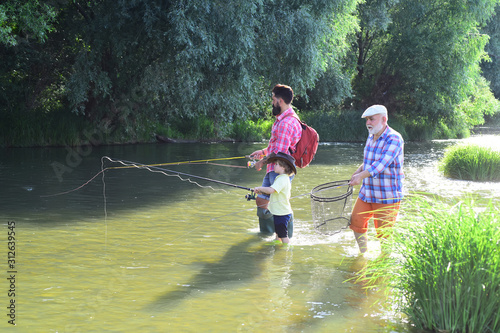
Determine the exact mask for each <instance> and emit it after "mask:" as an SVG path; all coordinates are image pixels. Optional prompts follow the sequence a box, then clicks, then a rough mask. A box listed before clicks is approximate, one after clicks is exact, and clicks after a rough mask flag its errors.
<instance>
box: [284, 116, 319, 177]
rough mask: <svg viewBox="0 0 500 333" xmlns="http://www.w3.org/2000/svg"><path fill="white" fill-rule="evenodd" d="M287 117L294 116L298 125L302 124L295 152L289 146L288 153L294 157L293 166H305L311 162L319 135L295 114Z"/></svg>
mask: <svg viewBox="0 0 500 333" xmlns="http://www.w3.org/2000/svg"><path fill="white" fill-rule="evenodd" d="M287 117H295V118H296V119H297V120H298V121H299V123H300V126H302V136H301V137H300V140H299V142H297V146H296V147H295V152H294V151H292V149H291V148H290V149H289V150H290V154H291V155H292V157H293V158H295V166H297V167H298V168H305V167H306V166H308V165H309V163H311V161H312V160H313V159H314V155H316V151H317V150H318V143H319V135H318V132H316V130H315V129H314V128H312V127H311V126H308V125H307V124H306V123H304V122H303V121H302V120H300V119H299V117H298V116H297V115H295V114H293V115H289V116H287Z"/></svg>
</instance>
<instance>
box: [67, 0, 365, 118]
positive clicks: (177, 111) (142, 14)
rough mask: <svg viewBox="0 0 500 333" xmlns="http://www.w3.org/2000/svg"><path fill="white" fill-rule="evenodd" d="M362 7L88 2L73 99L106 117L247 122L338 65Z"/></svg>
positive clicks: (341, 3)
mask: <svg viewBox="0 0 500 333" xmlns="http://www.w3.org/2000/svg"><path fill="white" fill-rule="evenodd" d="M356 3H357V0H315V1H285V0H249V1H230V0H222V1H214V0H191V1H185V0H170V1H160V0H157V1H154V0H132V1H130V0H129V1H116V2H115V1H113V2H112V1H107V2H101V1H99V2H97V1H96V2H87V4H86V5H85V6H81V7H80V8H79V13H78V15H77V16H75V18H74V19H75V20H76V22H75V21H73V22H74V24H76V26H78V27H79V28H78V29H77V31H75V35H76V36H77V38H76V39H75V40H78V41H79V43H80V45H79V52H78V55H77V58H76V62H75V64H74V66H73V74H72V75H71V77H70V78H69V82H68V86H67V87H68V89H69V90H68V91H69V95H68V96H69V100H70V101H71V104H72V107H73V110H75V112H83V113H86V114H88V115H90V116H93V115H98V117H106V115H107V117H113V118H119V119H128V118H130V117H135V116H134V115H138V114H141V115H147V114H149V115H150V116H151V117H156V118H158V117H161V118H164V119H167V120H168V119H169V117H172V116H175V117H196V116H200V115H207V116H208V117H210V118H211V119H214V120H215V121H216V122H217V123H219V124H224V123H227V122H230V121H231V120H232V119H234V118H235V117H246V116H248V115H250V114H251V112H252V111H251V110H252V107H255V106H256V105H259V104H262V103H264V102H266V103H268V102H269V91H270V88H271V86H272V85H274V84H276V83H285V84H289V85H291V86H292V87H293V88H294V90H295V91H296V92H297V93H299V94H300V93H303V92H304V91H305V90H306V88H307V87H311V86H313V85H314V83H315V81H316V80H317V78H318V76H320V75H321V73H323V72H325V71H326V70H327V69H328V68H331V67H332V66H333V67H334V66H338V62H339V60H338V58H339V55H340V56H341V55H343V54H344V53H345V50H346V49H347V46H348V45H346V43H345V36H346V35H347V34H348V33H349V32H351V31H352V30H353V29H354V28H355V26H356V22H355V20H354V19H353V17H352V13H353V11H354V9H355V5H356ZM338 22H342V23H345V24H346V25H345V26H342V27H341V29H339V28H338V27H339V26H338V25H336V24H337V23H338ZM348 80H349V78H347V81H348Z"/></svg>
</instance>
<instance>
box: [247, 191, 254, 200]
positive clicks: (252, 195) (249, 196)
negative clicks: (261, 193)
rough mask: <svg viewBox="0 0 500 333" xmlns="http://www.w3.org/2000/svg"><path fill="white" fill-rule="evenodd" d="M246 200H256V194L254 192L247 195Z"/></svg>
mask: <svg viewBox="0 0 500 333" xmlns="http://www.w3.org/2000/svg"><path fill="white" fill-rule="evenodd" d="M245 199H247V201H250V200H255V193H254V191H252V193H248V194H247V195H245Z"/></svg>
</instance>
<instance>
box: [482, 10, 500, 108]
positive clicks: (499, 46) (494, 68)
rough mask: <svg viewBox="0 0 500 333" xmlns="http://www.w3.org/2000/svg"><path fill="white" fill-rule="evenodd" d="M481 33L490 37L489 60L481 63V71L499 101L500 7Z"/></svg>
mask: <svg viewBox="0 0 500 333" xmlns="http://www.w3.org/2000/svg"><path fill="white" fill-rule="evenodd" d="M481 32H482V33H484V34H487V35H488V36H490V39H489V43H488V45H486V52H488V56H489V59H487V60H485V61H483V62H482V63H481V69H482V70H483V76H484V77H485V78H486V79H487V80H488V81H490V85H491V89H492V91H493V93H494V94H495V97H496V98H497V99H498V98H500V6H497V7H496V8H495V15H493V16H492V17H491V19H490V20H489V21H488V24H487V25H486V26H485V27H484V28H483V29H482V30H481Z"/></svg>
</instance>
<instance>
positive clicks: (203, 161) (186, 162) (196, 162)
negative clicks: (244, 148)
mask: <svg viewBox="0 0 500 333" xmlns="http://www.w3.org/2000/svg"><path fill="white" fill-rule="evenodd" d="M242 158H250V156H249V155H245V156H236V157H222V158H212V159H208V160H194V161H182V162H169V163H156V164H144V165H146V166H154V167H157V166H164V165H181V164H199V163H209V162H213V161H229V160H237V159H242ZM133 167H134V166H133V165H125V166H121V167H109V168H108V169H127V168H133Z"/></svg>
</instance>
